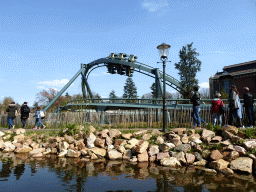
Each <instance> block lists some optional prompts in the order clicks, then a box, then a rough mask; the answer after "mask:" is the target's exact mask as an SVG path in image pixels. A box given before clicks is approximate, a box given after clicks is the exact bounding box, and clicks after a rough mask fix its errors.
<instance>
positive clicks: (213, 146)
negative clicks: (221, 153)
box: [210, 144, 222, 150]
mask: <svg viewBox="0 0 256 192" xmlns="http://www.w3.org/2000/svg"><path fill="white" fill-rule="evenodd" d="M210 148H211V150H216V149H217V150H221V149H222V144H214V145H212V146H210Z"/></svg>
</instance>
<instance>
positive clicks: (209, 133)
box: [202, 129, 215, 140]
mask: <svg viewBox="0 0 256 192" xmlns="http://www.w3.org/2000/svg"><path fill="white" fill-rule="evenodd" d="M207 137H210V138H213V137H215V133H214V132H213V131H210V130H207V129H204V130H203V132H202V139H203V140H205V139H206V138H207Z"/></svg>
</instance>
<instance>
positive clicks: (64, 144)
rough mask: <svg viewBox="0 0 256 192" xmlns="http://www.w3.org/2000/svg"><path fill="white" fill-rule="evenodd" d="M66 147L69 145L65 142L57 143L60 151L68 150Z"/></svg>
mask: <svg viewBox="0 0 256 192" xmlns="http://www.w3.org/2000/svg"><path fill="white" fill-rule="evenodd" d="M68 147H69V144H68V143H67V142H66V141H62V142H61V143H59V150H60V151H63V150H66V149H68Z"/></svg>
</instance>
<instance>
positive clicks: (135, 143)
mask: <svg viewBox="0 0 256 192" xmlns="http://www.w3.org/2000/svg"><path fill="white" fill-rule="evenodd" d="M127 143H128V144H130V145H131V146H132V147H135V145H137V144H138V143H139V140H138V139H135V138H132V139H131V140H129V141H128V142H127Z"/></svg>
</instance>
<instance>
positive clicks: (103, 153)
mask: <svg viewBox="0 0 256 192" xmlns="http://www.w3.org/2000/svg"><path fill="white" fill-rule="evenodd" d="M90 151H92V152H93V153H94V154H95V155H97V157H100V158H103V157H105V156H106V153H107V151H106V149H102V148H98V147H94V148H91V149H90Z"/></svg>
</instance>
